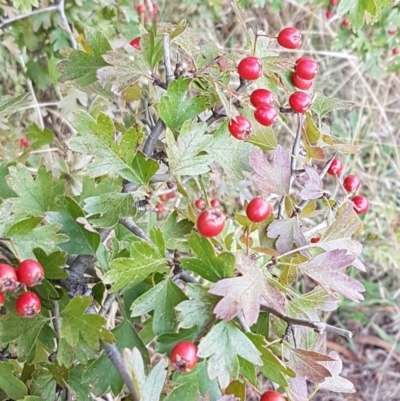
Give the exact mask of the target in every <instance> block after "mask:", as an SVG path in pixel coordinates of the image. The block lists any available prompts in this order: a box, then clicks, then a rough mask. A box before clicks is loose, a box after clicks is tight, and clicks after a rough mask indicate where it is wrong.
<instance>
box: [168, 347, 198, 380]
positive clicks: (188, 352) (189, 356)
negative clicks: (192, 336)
mask: <svg viewBox="0 0 400 401" xmlns="http://www.w3.org/2000/svg"><path fill="white" fill-rule="evenodd" d="M196 354H197V347H196V345H195V344H193V343H192V342H190V341H181V342H180V343H178V344H176V345H175V347H174V348H172V351H171V355H170V359H171V362H172V363H173V365H174V367H175V369H176V370H178V371H179V372H182V373H184V372H189V371H190V370H192V369H193V368H194V367H195V366H196V364H197V361H198V360H199V358H198V357H197V355H196Z"/></svg>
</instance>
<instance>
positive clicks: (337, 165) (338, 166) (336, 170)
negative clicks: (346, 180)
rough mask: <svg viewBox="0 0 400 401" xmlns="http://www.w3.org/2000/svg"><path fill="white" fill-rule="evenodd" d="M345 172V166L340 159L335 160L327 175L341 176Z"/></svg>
mask: <svg viewBox="0 0 400 401" xmlns="http://www.w3.org/2000/svg"><path fill="white" fill-rule="evenodd" d="M342 170H343V164H342V162H341V161H340V160H339V159H333V160H332V162H331V164H330V166H329V169H328V171H327V173H328V174H329V175H339V174H340V173H341V172H342Z"/></svg>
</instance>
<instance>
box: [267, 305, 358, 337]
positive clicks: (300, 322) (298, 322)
mask: <svg viewBox="0 0 400 401" xmlns="http://www.w3.org/2000/svg"><path fill="white" fill-rule="evenodd" d="M260 304H261V310H263V311H265V312H268V313H270V314H271V315H274V316H276V317H278V318H279V319H281V320H283V321H285V322H286V323H287V324H290V325H293V326H304V327H309V328H311V329H314V330H315V331H316V332H317V333H320V334H322V333H324V332H330V333H335V334H338V335H340V336H342V337H346V338H352V337H353V333H352V332H351V331H349V330H345V329H341V328H339V327H335V326H331V325H330V324H326V323H323V322H314V321H311V320H305V319H296V318H293V317H289V316H284V315H282V313H280V312H278V311H276V310H275V309H273V308H271V307H270V306H268V305H266V304H265V302H263V301H261V302H260Z"/></svg>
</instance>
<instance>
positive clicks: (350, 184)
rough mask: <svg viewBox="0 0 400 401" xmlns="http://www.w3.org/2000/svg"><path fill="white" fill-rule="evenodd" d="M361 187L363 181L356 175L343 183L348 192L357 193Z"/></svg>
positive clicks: (347, 178)
mask: <svg viewBox="0 0 400 401" xmlns="http://www.w3.org/2000/svg"><path fill="white" fill-rule="evenodd" d="M360 186H361V181H360V179H359V178H358V177H357V176H356V175H349V176H348V177H346V178H345V179H344V181H343V187H344V189H345V190H346V191H347V192H354V191H357V189H358V188H360Z"/></svg>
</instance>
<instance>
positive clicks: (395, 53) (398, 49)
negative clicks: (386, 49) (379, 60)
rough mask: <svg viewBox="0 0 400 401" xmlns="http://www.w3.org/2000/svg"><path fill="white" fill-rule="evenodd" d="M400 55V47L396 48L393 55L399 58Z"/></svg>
mask: <svg viewBox="0 0 400 401" xmlns="http://www.w3.org/2000/svg"><path fill="white" fill-rule="evenodd" d="M399 53H400V47H395V48H394V49H393V50H392V54H393V55H394V56H397V55H398V54H399Z"/></svg>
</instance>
